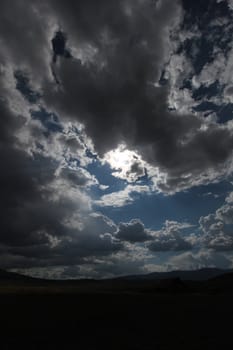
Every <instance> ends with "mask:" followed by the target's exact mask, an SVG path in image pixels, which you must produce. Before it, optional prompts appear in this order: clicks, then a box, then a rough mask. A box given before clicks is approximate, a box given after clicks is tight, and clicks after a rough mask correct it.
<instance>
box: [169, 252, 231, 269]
mask: <svg viewBox="0 0 233 350" xmlns="http://www.w3.org/2000/svg"><path fill="white" fill-rule="evenodd" d="M169 267H170V268H173V269H177V270H197V269H201V268H206V267H208V268H209V267H217V268H222V269H227V268H232V259H231V258H228V257H226V256H225V255H223V254H219V253H215V252H213V251H211V250H201V251H199V252H198V253H191V252H185V253H182V254H179V255H176V256H174V257H172V258H170V260H169V263H168V268H169Z"/></svg>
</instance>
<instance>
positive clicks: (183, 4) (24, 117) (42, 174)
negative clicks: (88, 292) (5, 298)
mask: <svg viewBox="0 0 233 350" xmlns="http://www.w3.org/2000/svg"><path fill="white" fill-rule="evenodd" d="M0 46H1V50H0V121H1V128H0V161H1V172H0V198H1V200H0V213H1V215H0V217H1V230H0V267H1V268H3V269H9V270H12V271H19V272H23V273H26V274H30V275H32V276H39V277H44V278H111V277H115V276H120V275H128V274H143V273H150V272H154V271H170V270H177V269H182V270H190V269H199V268H204V267H218V268H232V267H233V158H232V154H233V74H232V71H233V1H232V0H205V1H201V0H195V1H194V0H174V1H170V0H119V1H113V0H98V1H93V0H79V1H74V0H70V1H65V0H56V1H55V0H40V1H37V0H19V1H14V2H10V1H7V0H1V4H0Z"/></svg>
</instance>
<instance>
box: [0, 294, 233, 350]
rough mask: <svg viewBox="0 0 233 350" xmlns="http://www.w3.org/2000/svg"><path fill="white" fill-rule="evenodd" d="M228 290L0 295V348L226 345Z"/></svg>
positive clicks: (230, 331)
mask: <svg viewBox="0 0 233 350" xmlns="http://www.w3.org/2000/svg"><path fill="white" fill-rule="evenodd" d="M232 320H233V295H184V294H176V295H172V294H171V295H169V294H166V295H158V294H157V295H153V294H145V295H144V294H124V293H119V294H114V293H107V294H106V293H104V294H101V293H91V294H77V295H75V294H67V295H65V294H63V295H62V294H54V295H53V294H52V293H51V294H50V295H43V294H34V295H27V294H25V293H24V294H22V295H14V294H11V295H1V296H0V329H1V340H0V341H1V343H0V348H1V349H3V350H5V349H21V348H22V349H142V350H146V349H174V348H177V349H232V348H233V328H232Z"/></svg>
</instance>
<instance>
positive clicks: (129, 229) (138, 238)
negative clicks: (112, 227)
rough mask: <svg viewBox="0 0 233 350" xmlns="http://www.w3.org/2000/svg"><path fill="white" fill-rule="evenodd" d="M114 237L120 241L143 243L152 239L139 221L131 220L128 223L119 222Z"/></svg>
mask: <svg viewBox="0 0 233 350" xmlns="http://www.w3.org/2000/svg"><path fill="white" fill-rule="evenodd" d="M116 237H117V238H119V239H120V240H122V241H128V242H132V243H133V242H144V241H148V240H150V239H151V238H152V236H151V234H150V232H149V231H148V230H146V229H145V226H144V224H143V223H142V222H141V221H140V220H139V219H133V220H131V221H130V222H129V223H123V222H120V224H119V226H118V230H117V233H116Z"/></svg>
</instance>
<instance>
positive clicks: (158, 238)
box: [147, 220, 192, 252]
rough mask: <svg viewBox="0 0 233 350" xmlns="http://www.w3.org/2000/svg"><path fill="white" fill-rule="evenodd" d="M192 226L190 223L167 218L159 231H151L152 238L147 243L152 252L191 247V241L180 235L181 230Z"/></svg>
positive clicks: (188, 248)
mask: <svg viewBox="0 0 233 350" xmlns="http://www.w3.org/2000/svg"><path fill="white" fill-rule="evenodd" d="M190 227H192V226H191V225H190V224H186V223H179V222H176V221H169V220H167V221H166V222H165V224H164V227H163V228H162V229H161V230H160V231H154V232H153V240H151V242H149V243H148V244H147V247H148V249H149V250H151V251H152V252H165V251H179V250H190V249H192V243H191V242H190V241H189V240H188V239H187V238H185V237H182V232H181V231H182V230H184V229H187V228H190Z"/></svg>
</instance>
